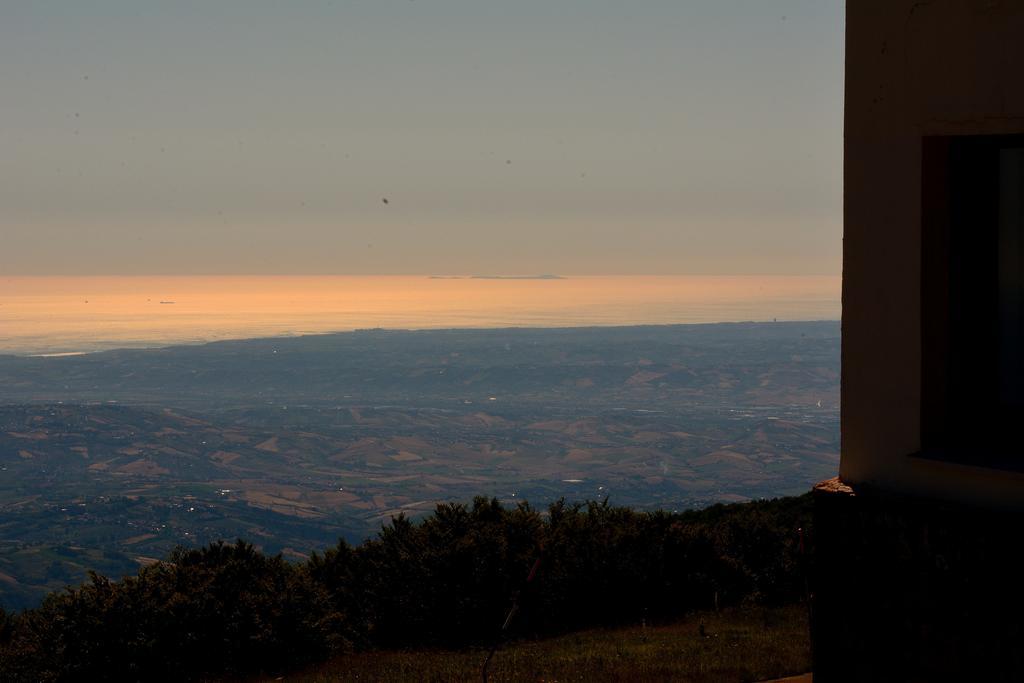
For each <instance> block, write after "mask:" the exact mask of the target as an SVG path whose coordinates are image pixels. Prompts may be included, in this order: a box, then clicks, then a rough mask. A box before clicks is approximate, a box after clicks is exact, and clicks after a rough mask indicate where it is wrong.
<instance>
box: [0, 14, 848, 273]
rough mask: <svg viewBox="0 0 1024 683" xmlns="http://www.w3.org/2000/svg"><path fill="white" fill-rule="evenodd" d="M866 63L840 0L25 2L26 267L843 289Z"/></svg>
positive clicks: (2, 98)
mask: <svg viewBox="0 0 1024 683" xmlns="http://www.w3.org/2000/svg"><path fill="white" fill-rule="evenodd" d="M842 58H843V3H842V2H841V1H840V0H628V1H627V0H618V1H616V2H611V1H610V0H503V1H501V2H498V1H497V0H461V1H456V0H333V1H326V0H321V1H318V2H299V1H296V2H281V1H280V0H275V1H273V2H267V1H262V0H260V1H257V0H230V1H229V0H223V1H217V0H202V1H194V2H191V1H185V0H176V1H175V2H155V1H145V0H103V1H101V0H87V1H86V0H66V1H63V2H58V1H56V0H55V1H51V2H27V1H26V2H5V3H3V6H2V7H0V274H93V273H96V274H115V273H152V274H157V273H161V274H163V273H268V274H269V273H341V274H347V273H352V274H356V273H410V274H413V273H424V274H427V273H504V274H512V273H537V272H553V273H565V274H574V273H594V274H598V273H646V274H660V273H665V274H669V273H680V274H686V273H693V274H710V273H723V274H739V273H782V274H803V273H814V274H836V273H838V272H839V268H840V240H841V206H842V186H841V179H842V169H841V155H842V127H841V126H842V121H841V115H842ZM383 198H387V200H388V203H387V204H385V203H384V202H383V201H382V199H383Z"/></svg>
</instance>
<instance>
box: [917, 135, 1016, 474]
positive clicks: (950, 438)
mask: <svg viewBox="0 0 1024 683" xmlns="http://www.w3.org/2000/svg"><path fill="white" fill-rule="evenodd" d="M923 159H924V164H923V184H922V190H923V194H922V197H923V204H922V240H921V242H922V269H921V273H922V281H921V295H922V310H921V313H922V316H921V317H922V320H921V323H922V326H921V331H922V339H921V344H922V414H921V418H922V434H921V442H922V449H923V454H924V455H925V456H929V457H938V458H943V459H951V460H956V461H961V462H970V463H973V464H979V465H986V466H994V467H1013V468H1014V469H1019V468H1024V136H962V137H932V138H925V140H924V157H923Z"/></svg>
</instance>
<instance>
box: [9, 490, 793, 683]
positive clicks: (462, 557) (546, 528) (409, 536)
mask: <svg viewBox="0 0 1024 683" xmlns="http://www.w3.org/2000/svg"><path fill="white" fill-rule="evenodd" d="M809 518H810V506H809V497H808V496H804V497H801V498H791V499H780V500H777V501H765V502H757V503H748V504H741V505H728V506H725V505H719V506H714V507H712V508H708V509H706V510H701V511H693V512H687V513H683V514H681V515H677V514H667V513H664V512H655V513H645V512H635V511H633V510H630V509H628V508H619V507H613V506H610V505H609V504H608V503H607V501H605V502H589V503H585V504H573V505H570V504H567V503H565V502H564V501H560V502H558V503H555V504H554V505H551V506H550V507H549V509H548V510H547V514H541V513H540V512H538V511H536V510H534V509H532V508H531V507H530V506H529V505H527V504H520V505H519V506H517V507H514V508H506V507H503V506H502V505H501V504H500V503H499V502H498V501H497V500H493V499H491V500H489V499H485V498H478V499H476V500H475V501H474V502H473V504H472V505H469V506H467V505H460V504H444V505H439V506H438V507H437V508H436V510H435V511H434V513H433V514H432V515H430V516H428V517H427V518H426V519H424V520H422V521H421V522H419V523H413V522H412V521H411V520H409V519H408V518H406V517H404V516H401V517H397V518H395V519H393V520H392V521H391V523H390V524H388V525H387V526H385V527H384V528H383V529H382V531H381V533H380V534H379V535H378V537H377V538H374V539H371V540H368V541H366V542H364V543H363V544H361V545H359V546H356V547H353V546H350V545H349V544H347V543H345V542H344V541H342V542H340V543H339V544H338V545H337V547H335V548H332V549H329V550H327V551H326V552H324V553H323V554H320V553H314V554H313V555H312V556H311V557H310V558H309V560H308V561H306V562H304V563H301V564H293V563H289V562H286V561H285V560H284V559H283V558H282V557H281V556H275V557H267V556H265V555H263V554H262V553H260V552H259V551H257V550H256V549H255V548H254V547H253V546H252V545H250V544H248V543H246V542H244V541H238V542H236V543H234V544H225V543H222V542H218V543H214V544H212V545H209V546H207V547H205V548H202V549H198V550H183V549H178V550H176V551H174V552H173V553H172V554H171V556H170V557H169V558H168V559H167V560H165V561H163V562H159V563H156V564H154V565H151V566H148V567H145V568H143V569H141V570H140V571H139V573H138V575H137V576H134V577H130V578H126V579H124V580H122V581H117V582H113V581H109V580H108V579H106V578H104V577H102V576H99V575H96V574H93V575H91V580H90V581H89V582H87V583H86V584H84V585H82V586H80V587H78V588H74V589H68V590H66V591H64V592H62V593H55V594H52V595H50V596H49V597H47V599H46V600H45V601H44V602H43V604H42V606H40V607H39V608H37V609H34V610H29V611H26V612H24V613H23V614H21V615H18V616H17V617H12V616H11V615H8V614H7V613H5V612H3V611H2V610H0V671H2V672H3V673H4V677H5V680H6V679H11V680H32V681H37V680H38V681H63V680H96V681H100V680H142V679H146V680H153V679H169V678H173V679H175V680H183V679H196V678H200V677H204V676H212V675H224V674H228V675H245V674H251V673H258V672H263V673H267V672H272V671H277V670H281V669H284V668H290V667H295V666H300V665H302V664H304V663H307V662H310V661H315V660H318V659H322V658H324V657H326V656H328V655H330V654H332V653H336V652H339V651H344V650H348V649H354V648H355V649H371V648H396V647H414V646H423V645H443V646H447V647H453V646H455V647H457V646H465V645H469V644H485V643H490V642H493V640H494V639H495V638H496V637H497V636H498V635H499V630H500V627H501V624H502V622H503V620H504V617H505V614H506V612H507V611H508V609H509V607H510V604H511V601H512V599H513V596H516V595H518V596H519V598H518V604H519V605H520V606H521V607H522V611H521V613H520V615H519V617H518V618H517V619H518V620H517V621H516V627H517V632H518V633H519V634H530V635H541V634H551V633H557V632H563V631H567V630H572V629H578V628H584V627H592V626H612V625H618V624H623V623H636V622H639V621H640V620H641V619H647V620H658V619H670V618H676V617H679V616H682V615H684V614H685V613H687V612H689V611H692V610H697V609H706V608H709V607H712V606H718V605H720V606H728V605H737V604H741V603H751V602H754V603H763V604H783V603H787V602H794V601H796V600H798V599H800V597H801V587H802V586H803V579H802V576H801V572H800V567H801V562H802V561H803V560H802V559H801V558H800V557H799V556H798V545H797V544H798V539H797V534H796V529H797V528H798V527H801V526H802V527H804V528H806V527H807V525H808V522H809ZM538 558H540V569H539V572H538V573H537V578H536V580H535V581H534V582H532V583H530V584H529V585H527V584H526V581H525V580H526V577H527V575H528V573H529V572H530V569H531V567H532V566H533V565H534V563H535V561H536V560H537V559H538Z"/></svg>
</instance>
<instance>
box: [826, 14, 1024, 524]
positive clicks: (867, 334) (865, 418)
mask: <svg viewBox="0 0 1024 683" xmlns="http://www.w3.org/2000/svg"><path fill="white" fill-rule="evenodd" d="M846 30H847V44H846V49H847V63H846V123H845V136H846V157H845V164H844V165H845V235H844V244H843V253H844V270H843V398H842V416H843V417H842V438H843V445H842V462H841V465H840V476H841V478H842V479H843V481H844V482H846V483H849V484H853V485H864V484H867V485H873V486H876V487H878V488H879V489H884V490H890V491H897V492H909V493H914V494H919V495H924V496H931V497H938V498H944V499H952V500H960V501H962V502H967V503H985V504H994V505H997V506H1006V507H1024V474H1018V473H1008V472H1005V471H994V470H988V469H984V468H980V467H971V466H966V465H959V464H950V463H942V462H936V461H931V460H925V459H921V458H914V457H910V454H913V453H915V452H917V451H919V450H920V431H921V428H920V404H921V317H920V297H921V286H920V280H921V153H922V137H923V136H928V135H972V134H1020V133H1024V0H848V2H847V29H846ZM1022 440H1024V437H1022Z"/></svg>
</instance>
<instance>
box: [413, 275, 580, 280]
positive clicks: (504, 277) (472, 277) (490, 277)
mask: <svg viewBox="0 0 1024 683" xmlns="http://www.w3.org/2000/svg"><path fill="white" fill-rule="evenodd" d="M429 279H431V280H567V279H568V278H566V277H565V276H562V275H551V274H545V275H470V276H469V277H464V276H462V275H431V276H430V277H429Z"/></svg>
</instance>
